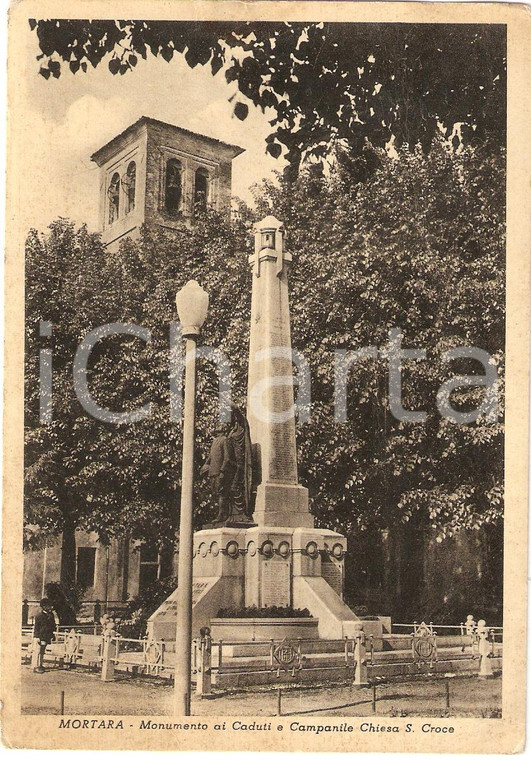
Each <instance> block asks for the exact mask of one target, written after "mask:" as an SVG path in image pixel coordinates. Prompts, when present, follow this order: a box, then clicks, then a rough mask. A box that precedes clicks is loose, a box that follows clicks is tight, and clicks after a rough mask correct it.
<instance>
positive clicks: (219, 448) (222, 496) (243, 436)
mask: <svg viewBox="0 0 531 760" xmlns="http://www.w3.org/2000/svg"><path fill="white" fill-rule="evenodd" d="M215 432H216V436H215V438H214V440H213V441H212V445H211V447H210V454H209V456H208V459H207V461H206V463H205V464H204V466H203V467H202V469H201V473H202V474H206V475H208V477H209V478H210V484H211V489H212V497H213V499H214V501H215V502H216V504H217V507H218V514H217V516H216V518H215V520H214V524H215V525H219V524H220V523H222V524H224V525H228V524H238V525H239V524H242V523H243V524H245V525H254V523H253V522H252V515H253V511H254V500H255V497H256V485H257V469H256V466H253V462H254V459H255V457H254V456H253V446H252V444H251V437H250V434H249V424H248V422H247V419H246V417H245V415H244V414H243V412H242V411H241V410H240V409H238V407H237V406H235V405H232V415H231V422H230V423H228V424H226V425H224V426H220V427H218V428H217V429H216V431H215Z"/></svg>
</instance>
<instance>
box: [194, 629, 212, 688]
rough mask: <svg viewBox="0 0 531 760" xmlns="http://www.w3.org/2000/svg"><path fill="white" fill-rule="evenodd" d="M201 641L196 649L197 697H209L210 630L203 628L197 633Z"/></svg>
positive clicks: (210, 666)
mask: <svg viewBox="0 0 531 760" xmlns="http://www.w3.org/2000/svg"><path fill="white" fill-rule="evenodd" d="M199 633H200V634H201V639H200V640H199V647H198V655H199V656H198V661H197V685H196V689H195V691H196V694H197V696H198V697H209V696H210V695H211V694H212V638H211V636H210V628H208V627H207V626H205V627H204V628H201V630H200V631H199Z"/></svg>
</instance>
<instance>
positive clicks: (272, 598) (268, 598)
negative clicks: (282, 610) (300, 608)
mask: <svg viewBox="0 0 531 760" xmlns="http://www.w3.org/2000/svg"><path fill="white" fill-rule="evenodd" d="M290 604H291V593H290V563H289V562H286V561H285V560H280V559H271V560H265V561H264V562H263V563H262V607H289V605H290Z"/></svg>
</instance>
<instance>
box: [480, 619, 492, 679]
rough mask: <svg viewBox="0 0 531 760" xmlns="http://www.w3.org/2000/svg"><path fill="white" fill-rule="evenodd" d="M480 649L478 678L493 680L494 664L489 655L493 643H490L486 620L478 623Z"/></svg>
mask: <svg viewBox="0 0 531 760" xmlns="http://www.w3.org/2000/svg"><path fill="white" fill-rule="evenodd" d="M477 635H478V639H479V641H478V649H479V673H478V678H492V675H493V674H492V663H491V661H490V657H489V654H490V652H491V643H490V641H489V629H488V628H487V624H486V623H485V621H484V620H479V621H478V627H477Z"/></svg>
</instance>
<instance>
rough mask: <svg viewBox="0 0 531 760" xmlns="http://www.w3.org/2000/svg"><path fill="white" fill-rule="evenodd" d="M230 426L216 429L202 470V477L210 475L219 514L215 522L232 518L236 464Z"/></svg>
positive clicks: (213, 496) (221, 426)
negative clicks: (231, 494)
mask: <svg viewBox="0 0 531 760" xmlns="http://www.w3.org/2000/svg"><path fill="white" fill-rule="evenodd" d="M229 430H230V425H220V426H219V427H218V428H216V431H215V438H214V440H213V441H212V445H211V447H210V454H209V455H208V459H207V461H206V462H205V464H204V465H203V467H202V468H201V474H202V475H208V477H209V479H210V488H211V491H212V498H213V500H214V501H215V503H216V504H217V507H218V514H217V516H216V518H215V520H214V522H216V523H218V522H225V521H226V520H228V519H229V516H230V492H231V487H232V482H233V479H234V473H235V471H236V462H235V459H234V450H233V448H232V443H231V442H230V440H229V437H228V433H229Z"/></svg>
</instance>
